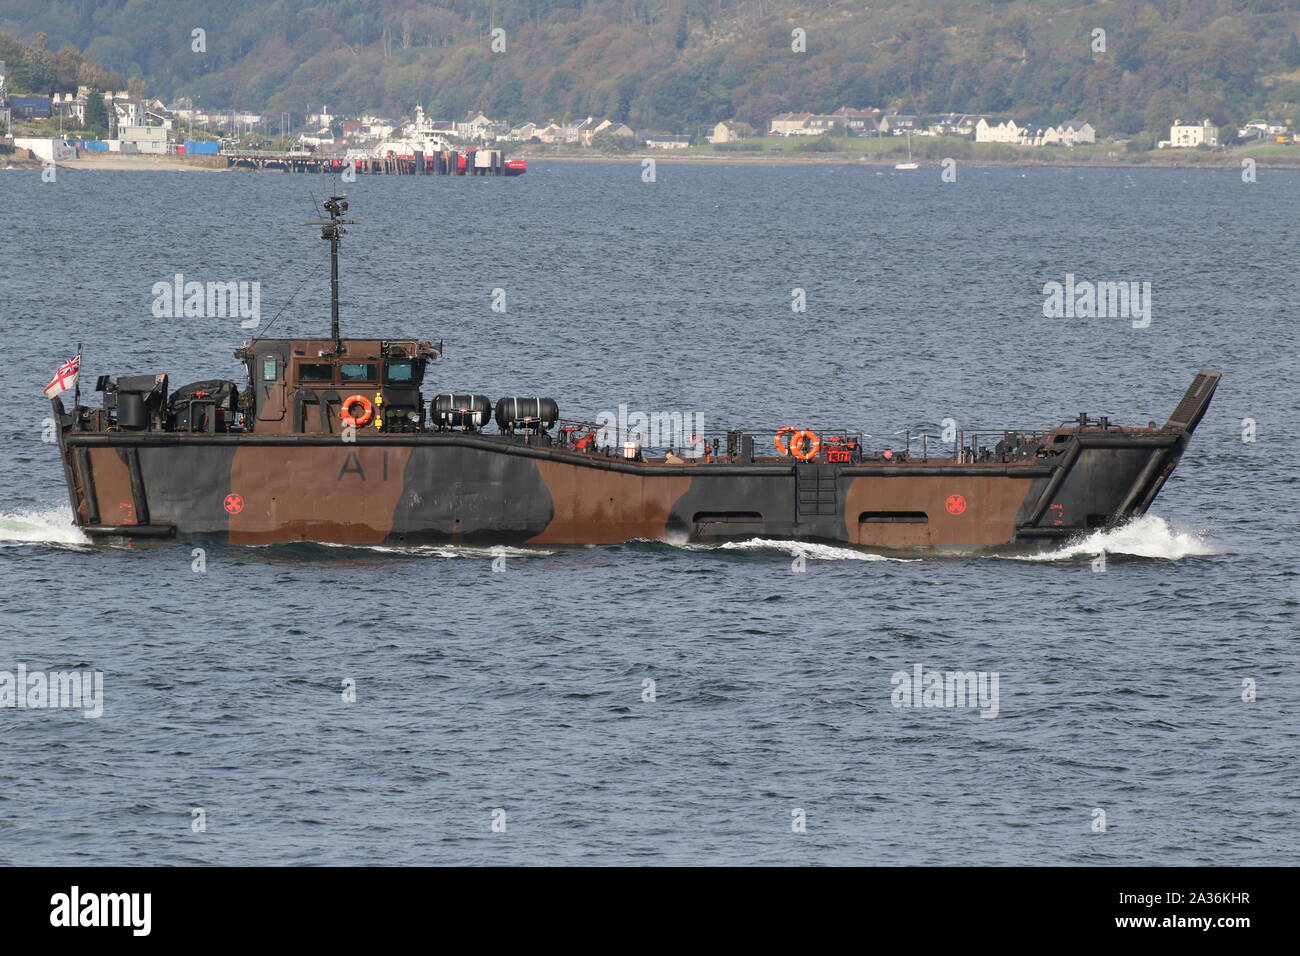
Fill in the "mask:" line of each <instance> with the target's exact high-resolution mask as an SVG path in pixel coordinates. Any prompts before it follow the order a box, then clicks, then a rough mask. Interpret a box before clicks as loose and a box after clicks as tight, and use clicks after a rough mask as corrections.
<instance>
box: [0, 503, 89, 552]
mask: <svg viewBox="0 0 1300 956" xmlns="http://www.w3.org/2000/svg"><path fill="white" fill-rule="evenodd" d="M89 543H90V539H89V538H87V537H86V536H85V535H84V534H82V533H81V531H80V530H79V529H78V528H77V526H76V525H74V524H73V523H72V511H71V510H70V509H69V508H67V507H63V508H45V509H41V510H38V509H32V510H30V511H18V512H10V511H5V512H0V544H4V545H8V544H89Z"/></svg>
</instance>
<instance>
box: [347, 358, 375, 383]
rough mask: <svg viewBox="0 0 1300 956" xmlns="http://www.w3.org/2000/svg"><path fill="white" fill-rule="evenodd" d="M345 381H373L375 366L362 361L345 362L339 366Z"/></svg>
mask: <svg viewBox="0 0 1300 956" xmlns="http://www.w3.org/2000/svg"><path fill="white" fill-rule="evenodd" d="M339 371H340V372H342V373H343V381H345V382H373V381H374V380H375V366H373V365H370V364H366V363H361V362H345V363H343V364H342V365H340V366H339Z"/></svg>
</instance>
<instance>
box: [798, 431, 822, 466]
mask: <svg viewBox="0 0 1300 956" xmlns="http://www.w3.org/2000/svg"><path fill="white" fill-rule="evenodd" d="M821 450H822V440H821V439H820V438H818V437H817V433H816V432H811V431H809V430H808V429H806V428H805V429H802V430H801V431H797V432H795V433H794V437H793V438H791V439H790V454H792V455H794V457H796V458H798V459H799V460H800V461H812V460H813V459H814V458H816V457H817V453H818V452H819V451H821Z"/></svg>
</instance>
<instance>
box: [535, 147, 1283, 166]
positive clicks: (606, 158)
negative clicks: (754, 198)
mask: <svg viewBox="0 0 1300 956" xmlns="http://www.w3.org/2000/svg"><path fill="white" fill-rule="evenodd" d="M510 156H511V158H513V159H526V160H528V161H529V162H530V163H533V162H537V163H547V162H558V163H617V162H636V163H640V162H641V161H642V160H645V159H653V160H655V161H656V162H664V163H682V164H690V163H700V164H705V165H715V166H863V167H868V166H869V167H875V168H877V169H882V170H883V169H893V168H894V164H895V163H896V162H898V157H896V156H854V155H853V154H852V153H848V152H839V153H788V152H783V153H715V154H711V155H710V154H700V153H687V154H680V153H676V154H675V151H674V150H654V151H650V152H638V153H615V154H603V155H598V156H589V155H586V154H583V153H528V152H519V153H511V154H510ZM1243 158H1245V157H1242V156H1237V157H1225V158H1224V159H1221V160H1217V161H1205V162H1187V161H1186V160H1183V161H1179V160H1178V159H1176V158H1174V157H1170V158H1169V159H1165V158H1164V157H1163V156H1160V158H1158V159H1151V160H1147V161H1144V162H1132V161H1129V162H1125V161H1123V160H1095V161H1088V160H1080V161H1073V162H1072V161H1068V160H1066V161H1061V160H1057V161H1054V160H1035V159H1032V158H1025V159H1014V160H1012V159H970V158H967V159H963V158H960V157H958V158H957V160H956V162H957V166H958V167H959V168H966V169H1169V170H1174V169H1177V170H1183V171H1186V170H1189V169H1205V170H1216V171H1240V170H1241V168H1242V167H1241V160H1242V159H1243ZM915 161H916V162H917V163H920V165H921V170H927V169H929V170H938V169H940V168H941V167H940V165H939V163H938V162H937V161H935V160H933V159H921V158H919V157H918V158H917V159H916V160H915ZM1257 163H1258V168H1259V169H1261V170H1270V169H1290V170H1300V146H1297V147H1296V158H1295V159H1294V160H1287V161H1283V162H1278V161H1269V160H1266V159H1265V160H1258V161H1257ZM921 170H918V172H919V171H921Z"/></svg>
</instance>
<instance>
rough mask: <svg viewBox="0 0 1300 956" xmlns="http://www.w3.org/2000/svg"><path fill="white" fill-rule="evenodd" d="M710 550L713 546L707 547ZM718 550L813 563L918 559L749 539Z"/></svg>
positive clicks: (764, 539) (806, 544)
mask: <svg viewBox="0 0 1300 956" xmlns="http://www.w3.org/2000/svg"><path fill="white" fill-rule="evenodd" d="M709 547H710V549H712V547H713V546H709ZM717 547H718V548H724V549H727V550H737V551H757V550H759V549H770V550H773V551H785V552H786V553H787V554H790V555H800V554H802V555H803V556H804V557H805V558H810V559H811V560H813V561H902V562H907V561H917V560H920V559H919V558H887V557H885V556H884V555H881V554H871V553H870V552H867V551H857V550H855V549H853V548H840V547H836V546H835V545H831V544H817V543H815V542H812V541H777V540H774V539H771V538H751V539H750V540H748V541H727V542H724V543H723V544H720V545H717Z"/></svg>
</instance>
